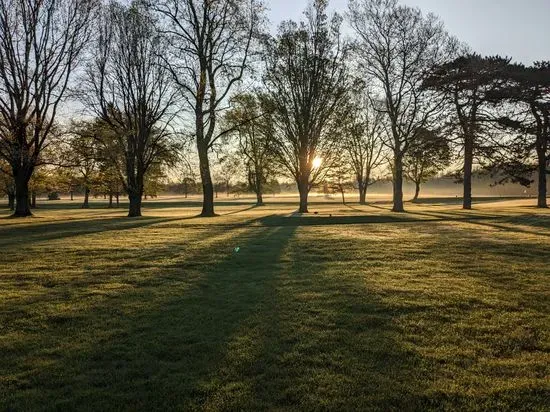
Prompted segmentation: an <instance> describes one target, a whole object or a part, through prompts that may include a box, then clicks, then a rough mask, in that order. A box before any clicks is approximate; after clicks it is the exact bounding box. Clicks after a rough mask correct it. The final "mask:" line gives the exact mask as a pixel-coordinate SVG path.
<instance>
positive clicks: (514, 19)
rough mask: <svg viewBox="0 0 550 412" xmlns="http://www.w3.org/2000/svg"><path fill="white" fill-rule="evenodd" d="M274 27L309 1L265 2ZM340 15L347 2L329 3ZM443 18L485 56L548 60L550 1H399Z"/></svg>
mask: <svg viewBox="0 0 550 412" xmlns="http://www.w3.org/2000/svg"><path fill="white" fill-rule="evenodd" d="M266 2H267V4H268V7H269V8H270V11H269V18H270V20H271V22H272V24H274V25H277V24H278V23H279V22H280V21H281V20H284V19H289V18H291V19H294V20H296V19H300V18H301V16H302V12H303V10H304V9H305V7H306V5H307V3H308V0H266ZM330 2H331V8H332V9H334V10H337V11H339V12H343V11H344V10H345V9H346V8H347V3H348V0H330ZM401 2H402V3H403V4H407V5H411V6H418V7H420V8H421V9H422V10H423V11H424V12H433V13H435V14H437V15H438V16H439V17H441V18H442V19H443V21H444V22H445V25H446V27H447V30H448V31H449V32H450V33H452V34H454V35H455V36H457V37H458V38H459V39H460V40H461V41H463V42H465V43H467V44H468V45H470V47H471V48H472V49H473V50H474V51H476V52H478V53H481V54H484V55H494V54H500V55H503V56H510V57H513V58H514V60H516V61H521V62H524V63H527V64H530V63H532V62H533V61H534V60H550V0H401Z"/></svg>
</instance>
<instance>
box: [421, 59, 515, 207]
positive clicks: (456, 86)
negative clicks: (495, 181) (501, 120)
mask: <svg viewBox="0 0 550 412" xmlns="http://www.w3.org/2000/svg"><path fill="white" fill-rule="evenodd" d="M508 64H509V59H504V58H501V57H498V56H497V57H481V56H479V55H477V54H468V55H465V56H461V57H458V58H456V59H455V60H453V61H451V62H447V63H444V64H440V65H436V66H434V68H433V70H432V72H431V73H430V75H429V76H428V77H427V78H426V79H425V81H424V84H423V87H424V88H425V89H432V90H436V91H438V92H441V93H443V94H444V96H445V99H446V102H447V105H449V106H450V107H451V108H452V111H454V116H453V117H454V119H453V122H452V123H453V125H454V128H455V129H456V130H457V131H458V133H457V137H458V139H457V140H458V142H457V143H458V144H459V146H460V147H461V149H462V151H463V153H464V166H463V181H464V197H463V206H462V207H463V208H464V209H471V208H472V171H473V165H474V160H475V158H476V156H481V155H482V154H483V152H484V150H483V146H484V143H485V142H484V141H483V135H484V134H483V132H484V131H486V128H487V125H488V124H489V121H490V120H491V118H492V117H493V116H492V114H490V113H489V112H488V111H487V109H488V106H489V104H490V102H489V95H488V94H489V93H490V92H491V91H493V90H496V89H498V88H499V87H500V84H501V81H500V80H499V79H500V78H501V77H502V75H501V74H502V73H503V71H504V70H505V69H506V67H507V65H508Z"/></svg>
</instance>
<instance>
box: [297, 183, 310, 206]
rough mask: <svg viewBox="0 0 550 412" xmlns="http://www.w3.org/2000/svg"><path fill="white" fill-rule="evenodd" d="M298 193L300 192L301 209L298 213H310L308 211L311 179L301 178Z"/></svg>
mask: <svg viewBox="0 0 550 412" xmlns="http://www.w3.org/2000/svg"><path fill="white" fill-rule="evenodd" d="M298 191H299V192H300V208H299V209H298V213H309V211H308V209H307V196H308V194H309V178H301V179H300V180H299V181H298Z"/></svg>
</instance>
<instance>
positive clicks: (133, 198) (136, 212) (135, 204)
mask: <svg viewBox="0 0 550 412" xmlns="http://www.w3.org/2000/svg"><path fill="white" fill-rule="evenodd" d="M141 197H142V195H141V193H139V191H132V190H128V200H129V201H130V207H129V209H128V217H139V216H141Z"/></svg>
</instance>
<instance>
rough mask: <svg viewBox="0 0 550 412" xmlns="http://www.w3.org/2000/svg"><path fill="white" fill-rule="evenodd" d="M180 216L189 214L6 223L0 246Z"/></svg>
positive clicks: (77, 234)
mask: <svg viewBox="0 0 550 412" xmlns="http://www.w3.org/2000/svg"><path fill="white" fill-rule="evenodd" d="M184 219H189V218H185V217H178V218H162V217H141V218H139V219H129V218H127V217H111V218H107V219H75V220H65V221H62V222H46V223H39V224H31V225H24V226H20V225H13V226H6V227H0V247H2V246H11V245H14V244H17V243H21V244H24V245H25V246H26V245H29V244H31V243H35V242H44V241H48V240H57V239H63V238H69V237H74V236H80V235H88V234H93V233H101V232H108V231H117V230H129V229H137V228H141V227H145V226H150V225H155V224H158V223H168V222H173V221H177V220H184Z"/></svg>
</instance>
